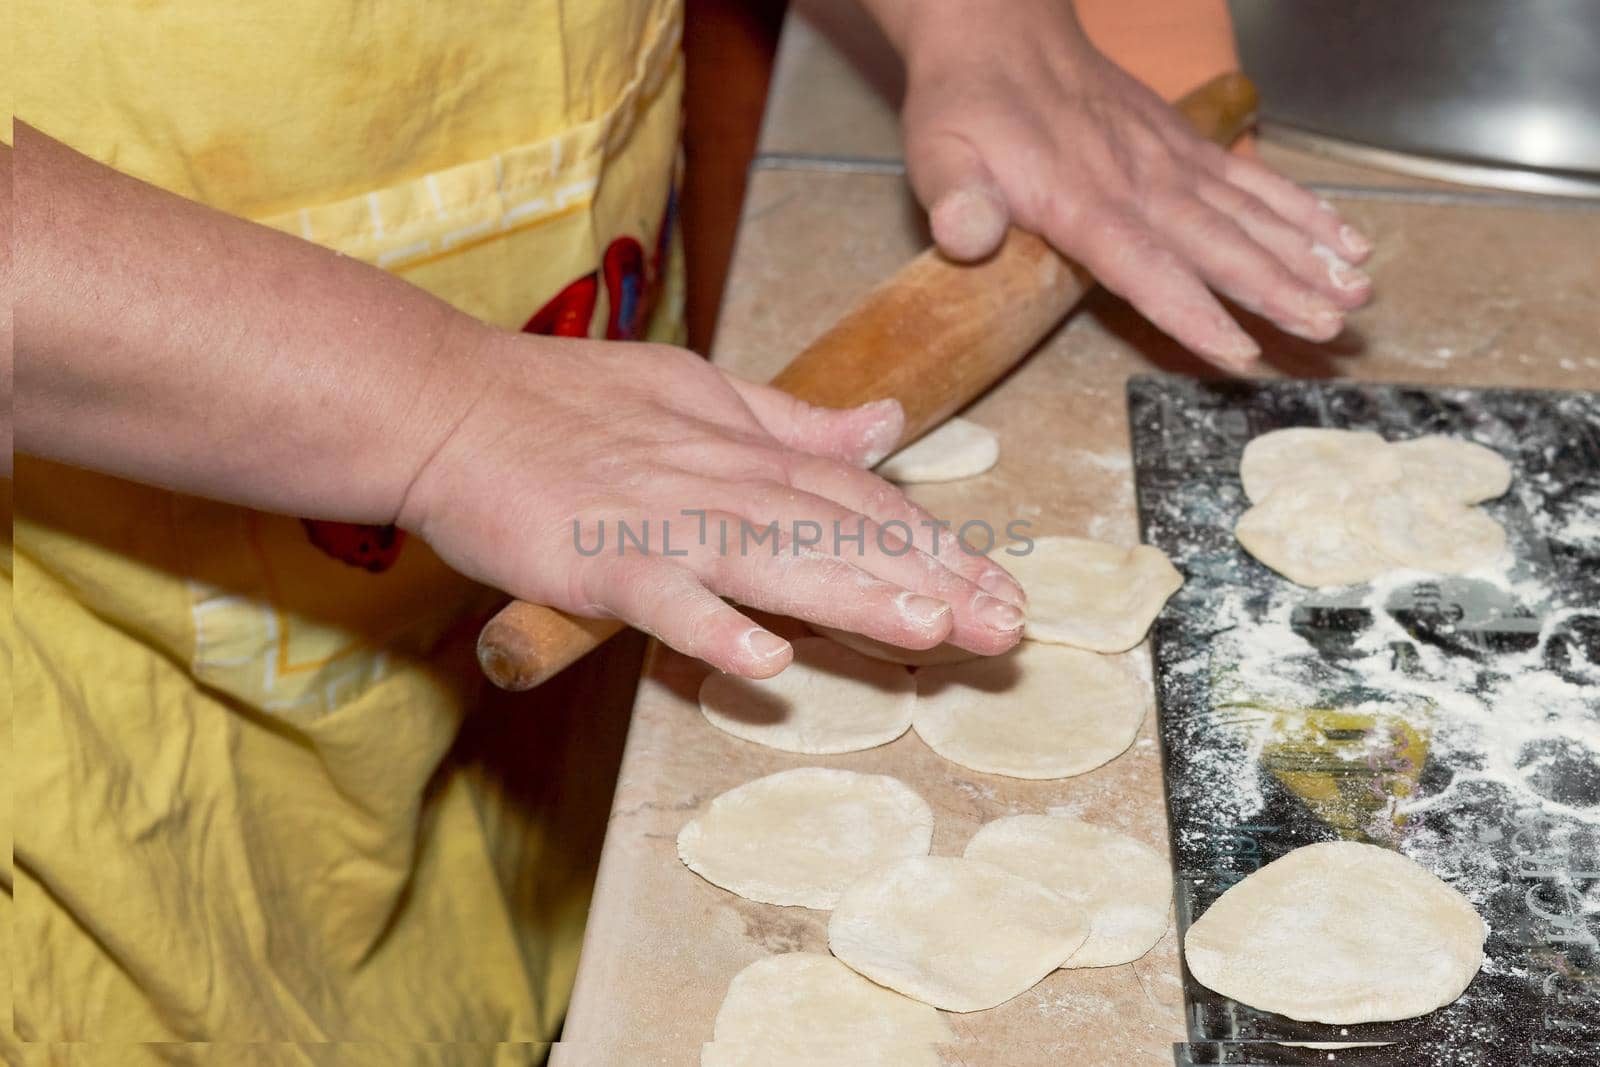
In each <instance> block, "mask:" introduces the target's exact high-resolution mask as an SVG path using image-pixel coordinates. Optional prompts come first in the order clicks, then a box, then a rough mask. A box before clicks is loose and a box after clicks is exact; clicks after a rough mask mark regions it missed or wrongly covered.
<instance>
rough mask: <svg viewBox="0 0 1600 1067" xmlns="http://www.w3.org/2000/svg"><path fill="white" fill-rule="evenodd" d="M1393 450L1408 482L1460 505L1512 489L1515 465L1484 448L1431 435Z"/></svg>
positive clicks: (1455, 439) (1475, 502)
mask: <svg viewBox="0 0 1600 1067" xmlns="http://www.w3.org/2000/svg"><path fill="white" fill-rule="evenodd" d="M1389 447H1390V448H1391V449H1393V450H1394V454H1395V455H1397V456H1399V457H1400V466H1401V468H1402V469H1404V471H1405V476H1406V480H1407V481H1409V482H1412V483H1415V484H1419V485H1424V486H1427V487H1428V488H1429V489H1431V490H1433V491H1434V492H1435V493H1438V494H1439V495H1440V496H1444V497H1448V498H1450V499H1451V500H1454V501H1456V502H1458V503H1461V504H1478V503H1481V502H1483V501H1485V500H1493V499H1494V498H1495V497H1497V496H1503V495H1504V494H1505V491H1506V490H1507V489H1509V488H1511V464H1509V463H1507V462H1506V460H1505V457H1504V456H1502V455H1500V453H1498V452H1496V451H1494V450H1493V449H1489V448H1485V447H1483V446H1482V445H1480V444H1475V443H1473V442H1471V441H1462V440H1460V439H1459V438H1455V437H1443V436H1440V435H1439V434H1430V435H1428V436H1427V437H1417V438H1413V439H1412V440H1410V441H1396V442H1395V443H1394V444H1392V445H1390V446H1389Z"/></svg>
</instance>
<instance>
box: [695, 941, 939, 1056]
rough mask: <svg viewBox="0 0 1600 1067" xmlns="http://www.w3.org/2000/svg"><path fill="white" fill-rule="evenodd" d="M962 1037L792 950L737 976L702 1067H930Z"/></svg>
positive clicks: (925, 1012)
mask: <svg viewBox="0 0 1600 1067" xmlns="http://www.w3.org/2000/svg"><path fill="white" fill-rule="evenodd" d="M954 1040H955V1034H954V1032H953V1031H952V1030H951V1029H950V1024H949V1022H947V1021H946V1020H945V1018H944V1016H942V1015H940V1014H939V1013H938V1012H937V1011H936V1010H934V1009H933V1008H931V1007H929V1006H928V1005H926V1004H919V1003H917V1002H916V1001H914V1000H912V999H910V998H909V997H903V996H901V995H900V994H899V993H896V992H894V991H893V990H889V989H885V988H883V987H882V986H880V985H875V984H874V983H872V982H869V981H867V980H866V979H865V978H863V977H861V976H860V975H859V974H857V973H856V972H854V971H852V970H851V969H850V968H848V967H846V966H845V965H844V964H842V963H840V962H839V961H838V960H836V959H834V958H833V957H832V956H825V955H822V954H821V953H816V952H788V953H784V954H783V955H780V956H768V957H767V958H766V959H760V960H756V962H754V963H752V964H751V965H750V966H748V967H746V968H745V969H744V970H742V971H740V972H739V973H738V974H736V975H734V977H733V981H732V982H731V983H729V985H728V992H727V995H726V996H724V997H723V998H722V1007H721V1008H720V1009H718V1011H717V1021H716V1023H715V1024H714V1027H713V1030H712V1043H711V1044H709V1045H706V1046H704V1048H703V1049H702V1052H701V1061H700V1062H701V1065H702V1067H712V1065H713V1064H715V1065H717V1067H733V1065H736V1064H737V1065H745V1064H748V1065H750V1067H786V1065H788V1064H794V1065H796V1067H800V1065H806V1067H809V1065H812V1064H815V1063H817V1062H818V1057H819V1055H820V1054H822V1053H824V1052H828V1051H837V1052H840V1053H844V1054H845V1057H844V1058H841V1059H839V1060H838V1061H837V1062H841V1063H842V1062H846V1059H848V1062H851V1063H859V1064H863V1065H869V1067H876V1065H878V1064H882V1065H883V1067H901V1065H902V1064H905V1065H908V1067H909V1065H918V1067H920V1065H921V1064H924V1063H926V1064H928V1065H929V1067H937V1064H938V1063H939V1056H938V1053H937V1052H936V1051H935V1050H934V1048H933V1046H934V1045H938V1044H945V1043H948V1042H951V1041H954Z"/></svg>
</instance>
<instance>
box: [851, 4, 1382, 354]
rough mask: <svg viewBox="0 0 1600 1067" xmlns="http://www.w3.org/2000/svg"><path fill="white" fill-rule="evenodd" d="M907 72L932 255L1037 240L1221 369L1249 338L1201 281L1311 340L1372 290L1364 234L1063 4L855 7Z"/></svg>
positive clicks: (915, 160)
mask: <svg viewBox="0 0 1600 1067" xmlns="http://www.w3.org/2000/svg"><path fill="white" fill-rule="evenodd" d="M869 6H871V7H873V8H874V9H875V10H876V11H877V13H878V15H879V17H880V21H882V22H883V23H884V25H885V28H886V29H887V30H888V31H889V34H890V36H891V38H893V39H894V40H895V43H896V44H897V45H898V46H899V47H900V48H901V51H902V54H903V55H904V56H905V60H906V68H907V96H906V103H905V112H904V126H905V141H906V156H907V162H908V165H909V167H910V173H911V180H912V184H913V185H914V187H915V189H916V192H917V195H918V198H919V199H920V200H921V201H922V203H923V204H924V205H925V206H926V207H927V208H928V211H929V213H930V216H931V221H932V227H933V233H934V237H935V239H936V240H937V241H938V243H939V246H940V247H941V248H942V249H943V250H944V252H945V253H946V254H947V255H950V256H951V257H953V258H957V259H977V258H981V257H983V256H985V255H988V254H989V253H990V252H992V251H993V250H994V249H995V248H996V247H997V246H998V245H999V242H1000V239H1001V237H1002V236H1003V235H1004V232H1005V227H1006V226H1007V224H1008V223H1014V224H1016V225H1017V226H1020V227H1022V228H1023V229H1027V230H1031V231H1033V232H1035V233H1038V234H1041V235H1042V236H1044V237H1045V238H1047V239H1048V240H1049V241H1050V242H1051V243H1052V244H1054V245H1055V246H1056V248H1058V249H1059V250H1060V251H1061V252H1062V253H1063V254H1065V255H1067V256H1070V257H1071V258H1073V259H1075V260H1077V261H1078V262H1080V263H1082V264H1083V265H1084V266H1085V267H1087V268H1088V269H1089V270H1090V271H1091V272H1093V273H1094V275H1095V276H1096V277H1097V278H1099V280H1100V281H1101V282H1102V283H1103V284H1105V286H1106V287H1107V288H1109V289H1111V290H1112V291H1113V292H1116V293H1117V294H1119V295H1121V296H1123V297H1124V298H1126V299H1127V300H1128V301H1129V302H1130V303H1132V304H1133V305H1134V306H1135V307H1136V308H1138V309H1139V310H1140V311H1141V312H1142V313H1143V314H1144V315H1145V316H1146V317H1148V318H1149V319H1150V321H1152V322H1153V323H1155V324H1156V325H1157V326H1159V327H1160V328H1161V329H1162V330H1164V331H1166V332H1167V333H1168V334H1170V335H1172V336H1173V337H1174V338H1176V339H1177V340H1179V341H1181V342H1182V343H1183V344H1185V345H1187V346H1188V347H1189V348H1191V349H1193V350H1194V351H1195V352H1196V353H1198V354H1199V355H1201V356H1203V357H1205V358H1206V359H1208V360H1210V361H1211V362H1213V363H1216V364H1218V365H1219V366H1222V367H1226V368H1229V369H1240V368H1243V367H1245V366H1247V365H1248V364H1249V363H1250V362H1251V361H1252V360H1253V359H1254V358H1255V357H1256V356H1257V355H1259V347H1258V346H1257V345H1256V343H1255V342H1254V341H1253V340H1252V339H1251V338H1250V336H1249V335H1248V334H1246V333H1245V332H1244V331H1243V330H1242V329H1240V327H1239V326H1238V325H1237V324H1236V323H1235V322H1234V321H1233V319H1232V318H1231V317H1230V316H1229V315H1228V313H1227V312H1226V311H1225V310H1224V309H1223V307H1222V305H1221V304H1220V303H1219V302H1218V301H1217V299H1216V298H1215V297H1214V296H1213V295H1212V294H1211V292H1210V291H1208V288H1207V287H1208V286H1209V287H1210V289H1214V290H1216V291H1217V292H1220V293H1222V294H1224V295H1226V296H1228V297H1230V298H1232V299H1233V300H1234V301H1236V302H1237V303H1238V304H1240V305H1241V306H1243V307H1245V308H1247V309H1249V310H1251V311H1253V312H1256V313H1257V314H1260V315H1262V316H1264V317H1266V318H1268V319H1270V320H1272V321H1273V322H1274V323H1276V324H1277V325H1278V326H1279V327H1281V328H1282V329H1284V330H1286V331H1288V332H1289V333H1293V334H1295V335H1297V336H1300V337H1304V338H1306V339H1308V340H1313V341H1326V340H1329V339H1331V338H1333V337H1334V336H1336V335H1337V334H1338V333H1339V331H1340V330H1341V329H1342V328H1343V323H1344V313H1345V312H1346V311H1347V310H1349V309H1351V308H1355V307H1358V306H1360V305H1361V304H1362V303H1364V302H1365V301H1366V300H1367V298H1368V296H1369V295H1370V294H1371V282H1370V280H1369V279H1368V278H1367V276H1366V275H1365V274H1364V273H1363V272H1362V271H1360V270H1358V269H1357V268H1356V267H1354V266H1353V265H1352V264H1353V263H1359V262H1361V261H1362V260H1364V259H1365V258H1366V257H1367V255H1368V254H1369V253H1370V251H1371V246H1370V244H1369V242H1368V241H1367V239H1366V238H1364V237H1363V236H1362V235H1361V234H1359V233H1357V232H1356V230H1355V229H1353V228H1352V227H1350V226H1349V225H1346V224H1345V223H1343V222H1342V221H1341V220H1340V218H1339V216H1338V215H1337V214H1336V213H1335V212H1334V210H1333V209H1332V208H1331V207H1329V206H1328V205H1327V204H1326V203H1325V202H1323V201H1320V200H1319V199H1318V198H1317V197H1315V196H1313V195H1312V194H1311V193H1309V192H1307V191H1306V190H1304V189H1301V188H1300V187H1299V186H1297V185H1295V184H1294V183H1293V182H1290V181H1289V180H1287V179H1285V178H1283V177H1281V176H1279V175H1278V174H1276V173H1274V172H1273V171H1272V170H1270V169H1268V168H1267V167H1264V166H1262V165H1261V164H1259V163H1256V162H1254V161H1253V160H1249V159H1244V158H1241V157H1239V156H1234V155H1230V154H1229V153H1227V152H1225V151H1224V150H1222V149H1221V148H1219V147H1217V146H1216V145H1213V144H1211V143H1210V142H1208V141H1206V140H1205V139H1204V138H1202V137H1200V136H1199V135H1197V134H1196V133H1195V132H1194V131H1193V130H1191V129H1190V128H1189V126H1188V125H1187V123H1185V122H1184V120H1183V119H1182V118H1181V117H1180V116H1179V115H1178V114H1177V113H1176V112H1175V111H1173V109H1172V108H1170V107H1169V106H1167V104H1165V103H1164V102H1163V101H1162V100H1160V99H1159V98H1158V97H1157V96H1156V95H1155V94H1154V93H1152V92H1151V91H1150V90H1148V89H1146V88H1145V87H1144V86H1143V85H1141V84H1139V83H1138V82H1137V81H1135V80H1134V79H1133V78H1132V77H1130V76H1129V75H1127V74H1125V73H1124V72H1123V71H1122V70H1120V69H1119V68H1118V67H1116V66H1115V65H1114V64H1113V63H1111V62H1110V61H1109V60H1108V59H1106V58H1105V57H1104V56H1103V55H1101V54H1100V53H1099V52H1097V51H1096V50H1095V49H1094V47H1093V46H1092V45H1091V44H1090V43H1089V41H1088V40H1087V38H1085V37H1084V35H1083V32H1082V30H1081V29H1080V28H1079V27H1078V25H1077V22H1076V20H1075V18H1074V16H1073V14H1072V10H1071V5H1070V4H1067V3H1063V2H1061V0H976V2H970V3H960V4H956V3H937V4H928V5H915V7H916V10H915V11H912V10H911V6H912V5H907V4H905V3H904V0H869Z"/></svg>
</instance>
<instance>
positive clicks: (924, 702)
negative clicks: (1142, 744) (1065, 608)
mask: <svg viewBox="0 0 1600 1067" xmlns="http://www.w3.org/2000/svg"><path fill="white" fill-rule="evenodd" d="M917 692H918V696H917V714H916V721H915V723H914V724H913V726H914V728H915V729H916V731H917V736H919V737H921V738H922V740H923V741H925V742H927V745H928V747H929V748H931V749H933V750H934V751H935V752H937V753H938V754H939V755H941V756H943V757H944V758H945V759H947V760H949V761H951V762H952V763H959V764H960V765H961V766H963V767H969V768H971V769H972V770H975V771H984V772H987V773H989V774H1003V775H1007V776H1009V777H1011V778H1036V779H1037V778H1069V777H1071V776H1072V775H1075V774H1082V773H1084V772H1085V771H1089V770H1093V769H1094V768H1096V767H1098V766H1100V765H1101V764H1102V763H1105V762H1107V761H1109V760H1111V759H1112V758H1114V757H1116V756H1117V755H1119V754H1120V753H1121V752H1123V751H1124V750H1125V749H1127V747H1128V746H1129V745H1131V744H1133V739H1134V736H1135V735H1136V734H1137V733H1138V732H1139V724H1140V723H1142V722H1144V716H1145V711H1146V708H1147V707H1148V703H1149V701H1148V697H1147V694H1146V687H1145V683H1144V680H1143V679H1142V678H1141V677H1140V676H1139V675H1138V673H1136V671H1135V669H1134V668H1133V666H1132V664H1131V663H1130V662H1129V661H1127V660H1125V659H1123V658H1120V657H1113V656H1101V655H1097V654H1095V653H1093V652H1084V651H1083V650H1081V649H1076V648H1066V647H1064V646H1062V645H1042V644H1037V643H1035V642H1032V641H1024V642H1022V644H1020V645H1018V646H1017V647H1016V648H1015V649H1013V650H1012V651H1010V652H1008V653H1006V654H1005V655H1003V656H989V657H985V658H983V659H975V660H972V661H971V662H968V663H957V664H955V665H953V666H949V667H929V668H927V669H925V670H921V671H918V672H917Z"/></svg>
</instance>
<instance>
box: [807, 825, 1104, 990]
mask: <svg viewBox="0 0 1600 1067" xmlns="http://www.w3.org/2000/svg"><path fill="white" fill-rule="evenodd" d="M1088 933H1089V924H1088V922H1087V921H1085V919H1084V917H1083V916H1082V915H1081V914H1080V913H1078V912H1076V911H1075V910H1074V909H1073V908H1072V906H1071V905H1070V904H1069V903H1068V902H1067V901H1066V899H1065V898H1063V897H1061V896H1059V895H1058V894H1056V893H1052V892H1051V891H1050V890H1048V889H1046V888H1045V887H1044V886H1042V885H1039V884H1037V883H1035V882H1030V881H1028V880H1027V879H1026V878H1019V877H1017V876H1016V875H1014V874H1011V873H1009V872H1007V871H1004V870H1001V869H1000V868H999V867H996V866H995V865H993V864H991V863H981V862H979V861H977V860H969V859H955V858H952V857H948V856H937V857H936V856H922V857H918V858H915V859H908V860H901V861H900V862H898V863H895V864H892V865H891V866H888V867H882V868H879V869H878V870H877V871H875V872H873V873H872V874H870V875H868V876H867V877H866V878H863V879H862V880H861V881H859V882H857V883H855V884H854V885H852V886H851V887H850V888H849V889H848V890H846V891H845V894H844V897H843V898H841V899H840V901H839V904H838V906H837V907H836V908H834V911H833V916H832V917H831V918H830V919H829V921H828V947H829V948H830V949H831V950H832V951H833V954H834V955H835V956H837V957H839V959H841V960H843V961H844V962H845V963H846V964H847V965H849V966H850V967H851V968H852V969H854V970H856V971H858V972H860V973H861V974H863V975H865V976H866V977H868V978H870V979H872V980H873V981H874V982H877V983H878V984H879V985H885V986H888V987H889V988H890V989H895V990H899V991H900V992H901V993H904V994H906V995H907V996H909V997H915V998H916V999H918V1000H920V1001H922V1002H923V1003H925V1004H932V1005H933V1006H934V1007H936V1008H944V1009H945V1010H947V1011H981V1010H983V1009H984V1008H992V1007H994V1006H995V1005H996V1004H1003V1003H1005V1002H1006V1001H1008V1000H1010V999H1011V998H1012V997H1014V996H1016V995H1017V994H1018V993H1022V992H1024V991H1025V990H1027V989H1030V988H1031V987H1032V986H1034V985H1035V984H1036V983H1037V982H1038V981H1039V979H1041V978H1043V977H1044V976H1045V975H1047V974H1049V973H1050V972H1051V971H1053V970H1055V969H1056V968H1057V967H1059V966H1061V964H1062V963H1064V962H1065V961H1066V960H1067V959H1068V958H1069V957H1071V955H1072V954H1073V953H1074V952H1076V951H1077V950H1078V948H1079V946H1081V945H1082V944H1083V942H1084V939H1085V938H1086V937H1087V936H1088Z"/></svg>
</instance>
